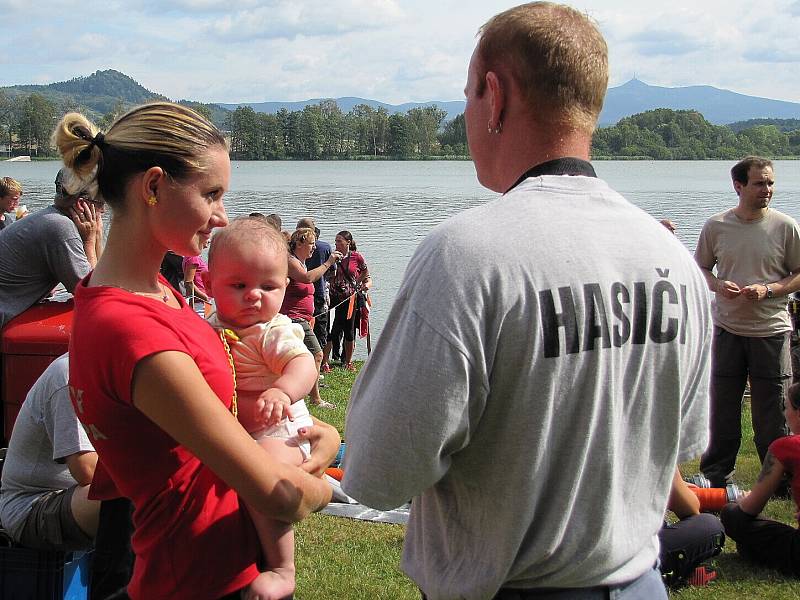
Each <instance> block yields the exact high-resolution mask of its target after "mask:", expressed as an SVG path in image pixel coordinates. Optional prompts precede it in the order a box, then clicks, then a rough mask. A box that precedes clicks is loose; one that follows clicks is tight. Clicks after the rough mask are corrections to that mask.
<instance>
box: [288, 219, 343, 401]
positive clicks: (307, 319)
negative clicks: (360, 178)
mask: <svg viewBox="0 0 800 600" xmlns="http://www.w3.org/2000/svg"><path fill="white" fill-rule="evenodd" d="M316 241H317V240H316V237H315V236H314V231H313V230H311V229H308V228H301V229H298V230H297V231H295V232H294V233H293V234H292V237H291V238H290V239H289V285H288V286H287V287H286V296H285V297H284V299H283V306H281V310H280V312H281V313H282V314H284V315H286V316H287V317H289V318H290V319H292V321H294V322H295V323H299V324H300V325H302V326H303V332H304V333H305V338H304V339H303V341H304V342H305V344H306V347H307V348H308V349H309V350H310V351H311V354H313V355H314V361H315V362H316V363H317V372H319V367H320V365H321V364H322V347H321V346H320V345H319V340H317V336H316V335H315V334H314V325H313V319H314V282H315V281H316V280H317V279H319V278H320V277H322V276H323V275H324V274H325V272H326V271H327V270H328V269H329V268H331V267H332V266H333V265H335V264H336V261H337V260H339V259H340V258H341V257H342V255H341V254H340V253H339V252H336V251H334V252H331V255H330V256H329V257H328V258H327V260H326V261H325V262H324V263H322V264H321V265H320V266H318V267H316V268H314V269H311V270H310V271H309V270H307V269H306V260H308V258H309V257H310V256H311V254H312V253H313V252H314V246H315V244H316ZM309 400H310V402H311V404H313V405H315V406H321V407H322V408H335V407H334V405H333V404H331V403H330V402H326V401H325V400H323V399H322V396H320V394H319V378H318V379H317V381H316V383H314V387H313V388H312V390H311V393H310V394H309Z"/></svg>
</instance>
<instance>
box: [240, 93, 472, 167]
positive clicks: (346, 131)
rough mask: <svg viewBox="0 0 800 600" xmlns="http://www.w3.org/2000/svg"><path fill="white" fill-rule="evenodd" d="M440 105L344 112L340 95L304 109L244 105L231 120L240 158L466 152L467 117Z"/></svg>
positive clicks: (361, 107)
mask: <svg viewBox="0 0 800 600" xmlns="http://www.w3.org/2000/svg"><path fill="white" fill-rule="evenodd" d="M446 116H447V113H446V112H445V111H444V110H442V109H440V108H438V107H436V106H426V107H422V108H412V109H411V110H409V111H407V112H405V113H396V114H393V115H390V114H389V113H388V111H387V110H386V109H385V108H383V107H380V108H373V107H371V106H369V105H367V104H359V105H357V106H355V107H353V109H352V110H351V111H350V112H348V113H343V112H342V110H341V109H340V108H339V106H338V105H337V103H336V102H335V101H334V100H325V101H322V102H320V103H319V104H314V105H308V106H306V107H304V108H303V109H302V110H299V111H289V110H287V109H285V108H284V109H281V110H279V111H278V112H277V113H276V114H268V113H257V112H256V111H254V110H253V109H252V108H251V107H247V106H240V107H239V108H237V109H236V110H234V111H232V112H231V113H230V114H229V115H228V117H227V118H226V120H225V129H226V130H227V132H228V133H229V135H230V145H231V158H234V159H239V160H280V159H299V160H320V159H322V160H325V159H328V160H331V159H347V158H356V157H383V158H400V159H410V158H424V157H432V156H453V157H455V156H466V155H467V145H466V134H465V131H464V117H463V115H459V116H458V117H456V118H455V119H452V120H451V121H448V122H446V123H445V122H444V119H445V117H446Z"/></svg>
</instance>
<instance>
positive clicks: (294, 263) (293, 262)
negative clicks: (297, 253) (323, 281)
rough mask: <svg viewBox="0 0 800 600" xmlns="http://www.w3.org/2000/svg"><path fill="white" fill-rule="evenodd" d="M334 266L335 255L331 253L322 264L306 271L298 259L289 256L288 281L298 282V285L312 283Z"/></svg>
mask: <svg viewBox="0 0 800 600" xmlns="http://www.w3.org/2000/svg"><path fill="white" fill-rule="evenodd" d="M334 264H336V253H335V252H331V255H330V256H329V257H328V258H327V259H326V260H325V262H324V263H322V264H321V265H320V266H318V267H315V268H314V269H311V270H310V271H307V270H306V266H305V265H304V264H303V263H301V262H300V259H298V258H296V257H294V256H292V255H289V279H292V280H294V281H299V282H300V283H314V282H315V281H316V280H317V279H319V278H320V277H322V276H323V275H324V274H325V272H326V271H327V270H328V269H330V268H331V266H333V265H334Z"/></svg>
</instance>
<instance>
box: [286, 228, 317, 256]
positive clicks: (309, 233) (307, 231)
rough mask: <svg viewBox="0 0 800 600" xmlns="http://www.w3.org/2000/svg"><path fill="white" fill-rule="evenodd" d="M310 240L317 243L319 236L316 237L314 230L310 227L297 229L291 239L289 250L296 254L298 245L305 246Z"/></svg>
mask: <svg viewBox="0 0 800 600" xmlns="http://www.w3.org/2000/svg"><path fill="white" fill-rule="evenodd" d="M309 238H311V239H313V240H314V241H315V242H316V241H317V236H316V235H314V230H313V229H311V228H309V227H300V228H298V229H295V230H294V232H293V233H292V237H291V238H289V250H291V251H292V252H294V249H295V248H297V245H298V244H305V243H306V242H307V241H308V239H309Z"/></svg>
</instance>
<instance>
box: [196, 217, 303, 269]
mask: <svg viewBox="0 0 800 600" xmlns="http://www.w3.org/2000/svg"><path fill="white" fill-rule="evenodd" d="M244 244H252V245H258V246H262V247H263V246H266V247H267V248H269V249H271V250H273V251H274V252H276V253H278V254H283V255H284V256H286V257H287V268H288V256H289V249H288V247H287V245H286V240H285V239H284V238H283V235H282V234H281V232H280V231H278V230H277V229H275V228H274V227H273V226H272V225H270V224H269V223H267V222H266V221H264V219H261V218H259V217H237V218H235V219H233V220H232V221H231V222H230V223H228V225H227V227H223V228H221V229H217V230H216V231H215V232H214V237H213V238H211V247H210V248H209V249H208V268H209V270H211V269H212V266H213V263H214V257H215V255H216V254H218V253H219V252H220V251H221V250H222V249H225V248H231V247H234V246H242V245H244Z"/></svg>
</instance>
